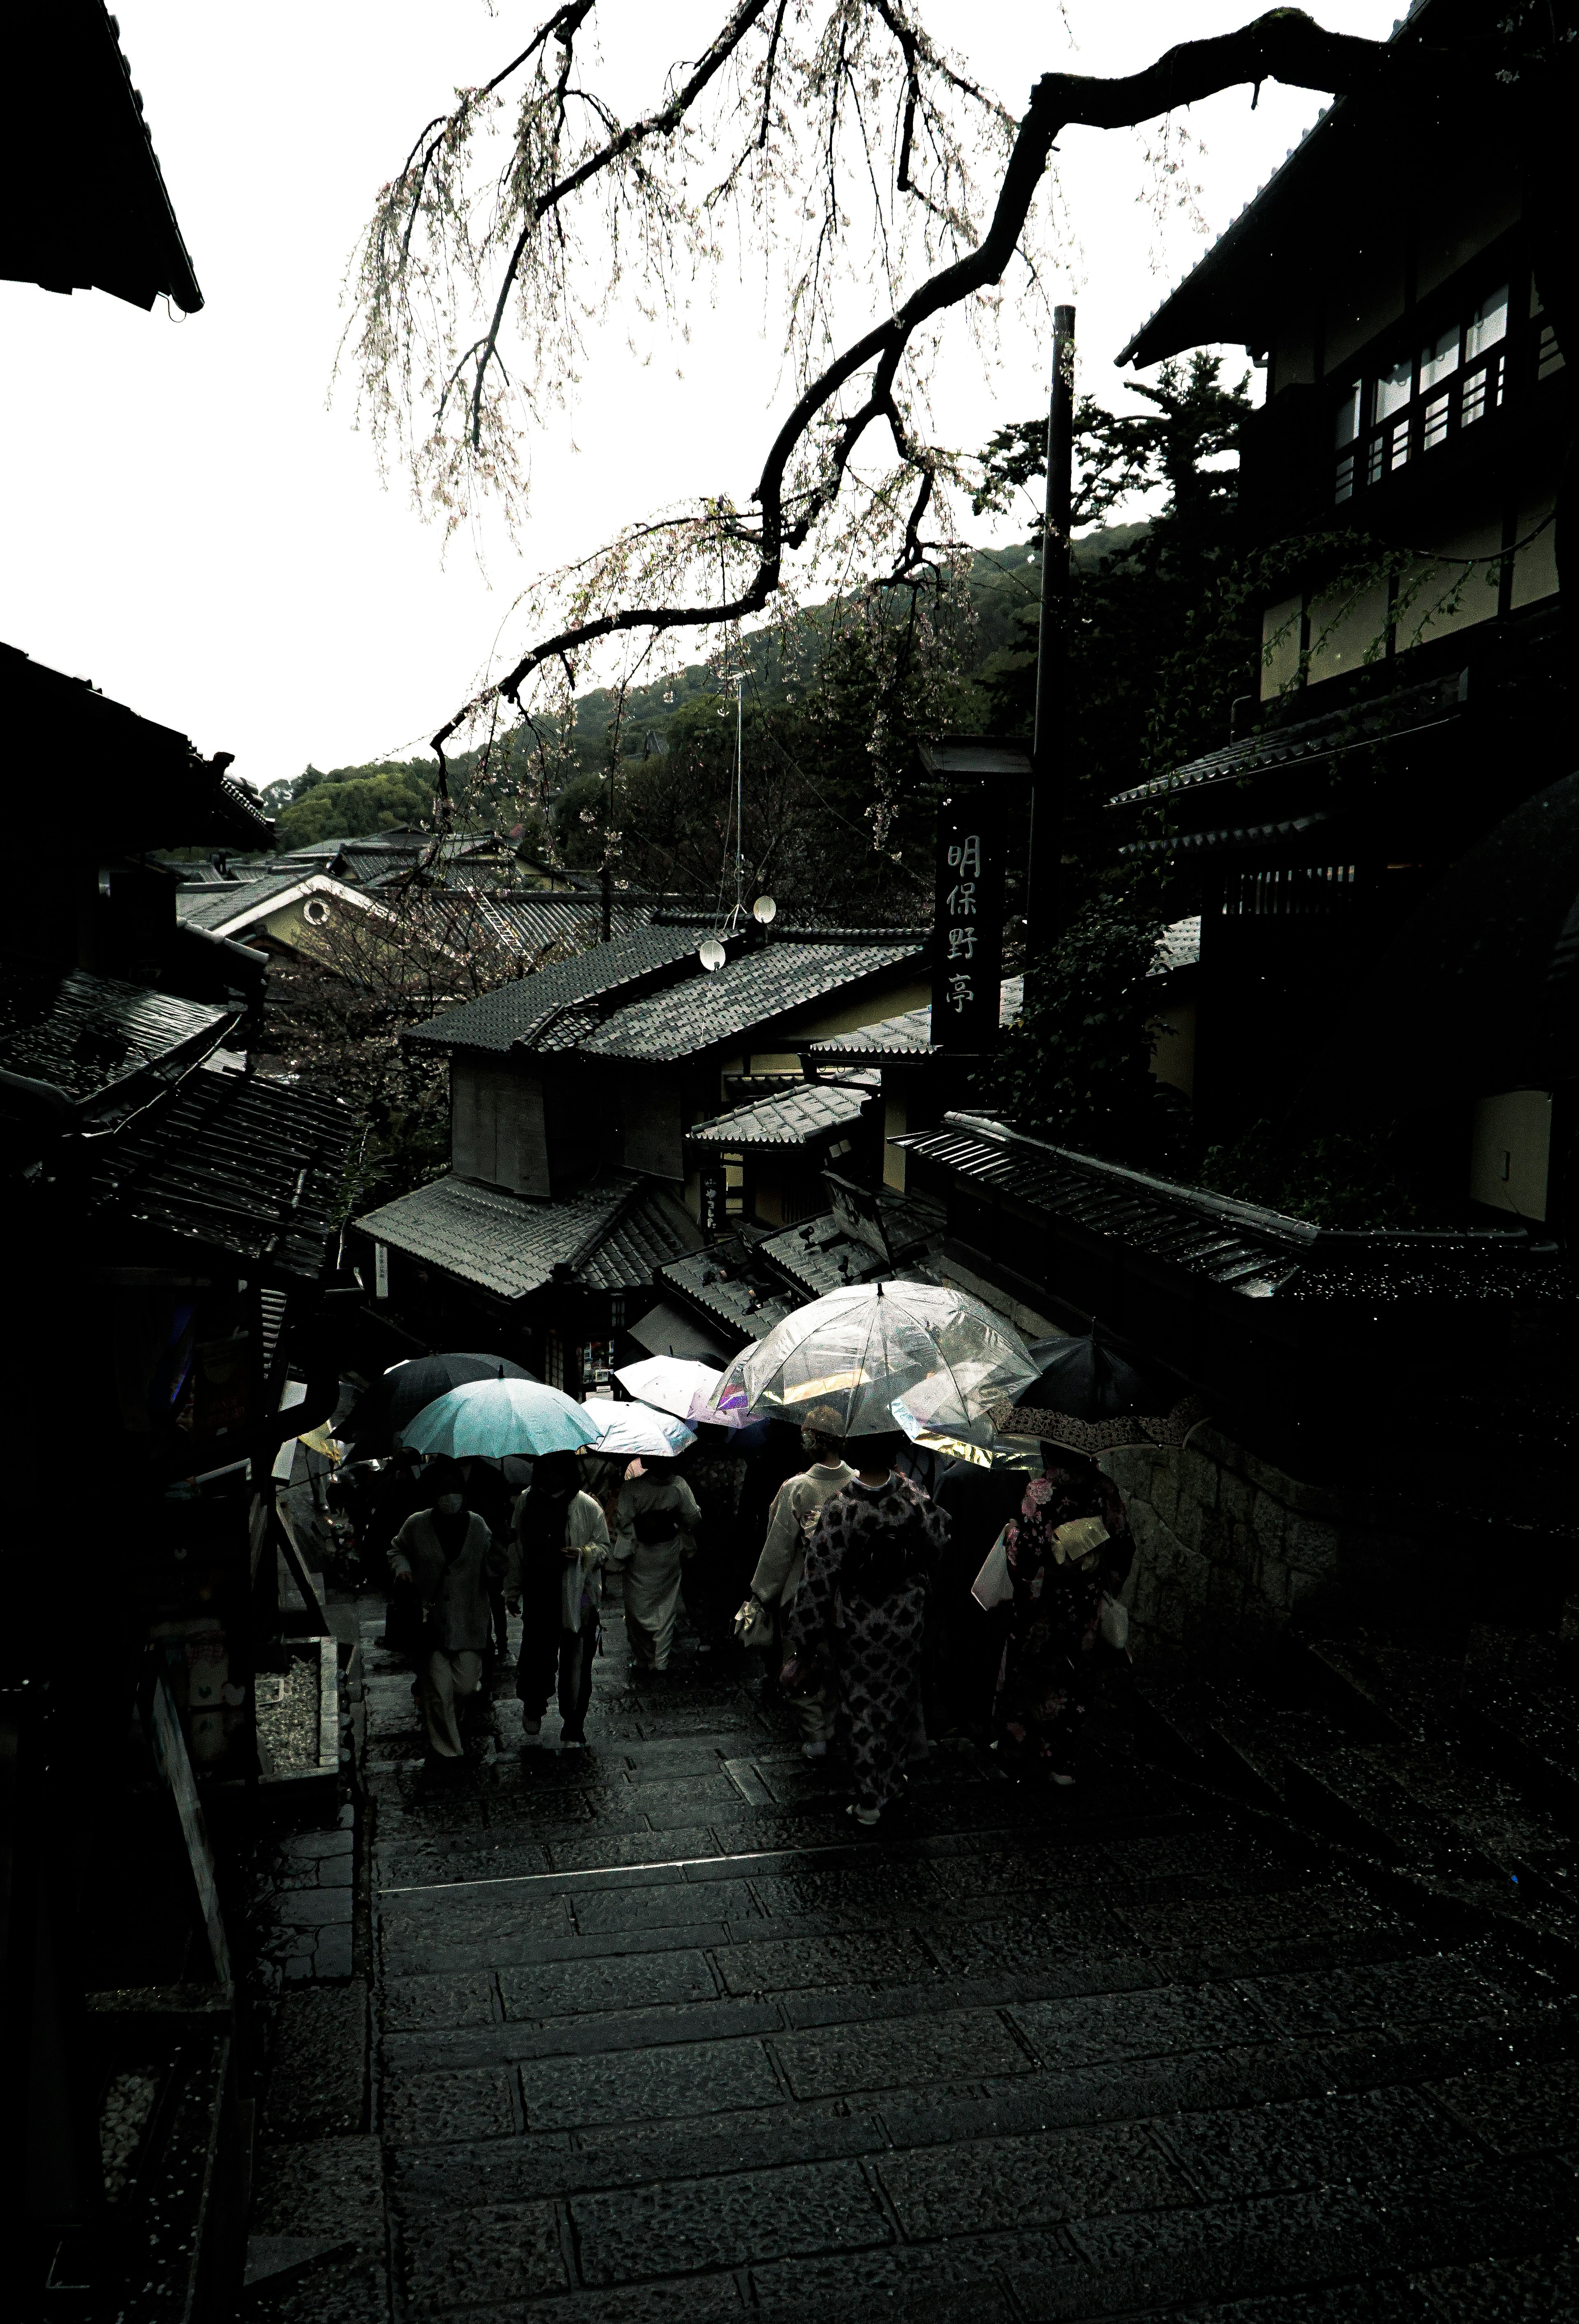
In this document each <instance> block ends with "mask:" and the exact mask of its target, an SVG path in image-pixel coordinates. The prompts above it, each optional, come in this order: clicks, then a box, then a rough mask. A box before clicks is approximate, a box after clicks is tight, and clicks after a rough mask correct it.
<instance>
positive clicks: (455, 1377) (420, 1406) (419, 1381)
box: [344, 1353, 537, 1457]
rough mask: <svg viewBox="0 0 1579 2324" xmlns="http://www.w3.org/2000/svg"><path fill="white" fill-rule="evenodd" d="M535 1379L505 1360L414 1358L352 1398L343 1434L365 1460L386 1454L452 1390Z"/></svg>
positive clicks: (460, 1356)
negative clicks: (384, 1451) (483, 1383)
mask: <svg viewBox="0 0 1579 2324" xmlns="http://www.w3.org/2000/svg"><path fill="white" fill-rule="evenodd" d="M485 1379H519V1380H529V1379H537V1374H536V1373H535V1372H529V1371H528V1369H527V1368H526V1366H525V1365H524V1364H517V1363H512V1362H511V1361H510V1358H509V1357H508V1356H483V1355H475V1354H465V1353H461V1354H450V1355H442V1356H417V1357H415V1358H413V1360H411V1361H410V1362H409V1363H405V1364H397V1365H396V1366H395V1367H394V1369H393V1370H392V1371H387V1372H385V1374H384V1375H383V1377H382V1379H376V1380H374V1382H373V1384H372V1387H371V1388H368V1389H367V1391H366V1392H365V1394H364V1395H363V1396H360V1397H358V1398H357V1400H356V1404H355V1406H354V1407H353V1411H352V1412H351V1414H350V1416H349V1417H348V1418H347V1420H346V1422H345V1425H344V1434H345V1435H346V1436H348V1437H349V1438H350V1439H351V1442H352V1443H353V1444H354V1445H355V1447H356V1449H357V1451H358V1452H359V1453H361V1454H363V1456H364V1457H365V1455H366V1454H367V1453H368V1452H376V1451H378V1450H379V1449H380V1447H384V1448H385V1449H387V1448H388V1447H389V1446H390V1444H391V1443H392V1442H393V1440H394V1438H395V1437H396V1436H397V1435H398V1434H399V1432H400V1430H401V1429H402V1428H404V1427H405V1426H406V1425H407V1423H408V1422H409V1421H412V1420H415V1419H416V1417H417V1416H418V1413H419V1412H421V1411H423V1410H424V1409H425V1408H426V1406H428V1405H430V1404H431V1403H432V1402H433V1400H434V1398H435V1397H439V1396H443V1395H445V1393H446V1391H447V1390H448V1389H450V1388H464V1387H466V1386H467V1385H468V1383H469V1382H470V1381H472V1380H485Z"/></svg>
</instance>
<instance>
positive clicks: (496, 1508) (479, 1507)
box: [461, 1456, 512, 1671]
mask: <svg viewBox="0 0 1579 2324" xmlns="http://www.w3.org/2000/svg"><path fill="white" fill-rule="evenodd" d="M461 1467H462V1469H463V1471H464V1473H465V1479H466V1507H467V1508H469V1509H475V1510H476V1512H477V1515H478V1516H479V1517H481V1518H482V1520H483V1522H484V1524H485V1525H486V1526H487V1527H488V1530H489V1532H490V1533H491V1535H493V1541H494V1546H495V1547H496V1548H497V1549H498V1550H499V1552H500V1557H501V1560H503V1559H508V1557H509V1554H510V1517H511V1514H512V1513H511V1509H510V1500H511V1494H510V1487H509V1486H508V1485H507V1484H506V1483H505V1480H504V1471H503V1468H502V1466H501V1464H500V1462H497V1461H488V1460H484V1459H482V1457H481V1456H473V1458H472V1459H470V1460H465V1461H463V1462H462V1463H461ZM488 1604H489V1609H490V1612H491V1616H492V1623H493V1661H494V1667H495V1668H496V1669H498V1670H501V1671H504V1670H509V1668H510V1632H509V1630H508V1629H507V1628H506V1627H505V1619H504V1588H503V1584H502V1583H500V1584H499V1585H498V1586H496V1587H495V1588H493V1589H491V1590H490V1591H489V1593H488Z"/></svg>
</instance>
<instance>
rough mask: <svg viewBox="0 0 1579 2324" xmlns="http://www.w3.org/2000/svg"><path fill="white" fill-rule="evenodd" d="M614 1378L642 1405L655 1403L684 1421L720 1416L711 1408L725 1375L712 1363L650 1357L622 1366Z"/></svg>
mask: <svg viewBox="0 0 1579 2324" xmlns="http://www.w3.org/2000/svg"><path fill="white" fill-rule="evenodd" d="M614 1377H615V1379H617V1380H618V1381H619V1383H620V1387H621V1388H629V1391H630V1393H631V1395H632V1396H634V1397H638V1398H639V1400H640V1401H641V1402H642V1403H643V1404H651V1405H656V1406H657V1409H658V1410H659V1411H660V1412H672V1413H675V1415H676V1416H678V1417H679V1418H680V1419H681V1420H697V1419H707V1420H711V1421H716V1420H717V1419H718V1417H719V1415H718V1414H717V1413H715V1412H711V1411H710V1410H709V1409H708V1407H709V1406H710V1405H711V1402H712V1396H713V1391H714V1389H715V1388H717V1387H718V1384H719V1382H720V1380H721V1379H722V1378H723V1374H722V1372H721V1371H719V1370H718V1369H716V1368H715V1367H714V1366H713V1365H711V1364H699V1363H696V1362H694V1361H693V1360H692V1358H691V1357H689V1356H647V1357H646V1358H644V1359H643V1360H642V1361H641V1362H640V1363H638V1364H625V1365H623V1366H622V1367H621V1369H620V1370H619V1371H617V1372H616V1373H615V1375H614Z"/></svg>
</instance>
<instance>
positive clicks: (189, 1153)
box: [87, 1066, 356, 1282]
mask: <svg viewBox="0 0 1579 2324" xmlns="http://www.w3.org/2000/svg"><path fill="white" fill-rule="evenodd" d="M355 1134H356V1125H355V1122H354V1120H353V1116H352V1115H351V1113H350V1112H349V1111H348V1110H347V1109H346V1108H345V1107H344V1106H343V1105H342V1104H341V1103H340V1102H338V1100H337V1099H335V1098H330V1097H323V1096H320V1095H318V1094H317V1093H316V1092H314V1091H310V1090H304V1089H294V1088H291V1087H289V1085H288V1084H283V1083H280V1082H271V1081H264V1080H260V1079H256V1078H253V1079H248V1078H246V1077H245V1076H243V1075H242V1074H235V1073H230V1072H219V1071H216V1070H215V1069H214V1067H212V1066H203V1067H200V1068H199V1069H198V1070H197V1072H196V1073H192V1074H188V1076H187V1078H186V1080H185V1081H184V1082H183V1083H182V1084H181V1086H180V1089H179V1092H178V1093H176V1095H175V1096H174V1097H173V1098H172V1099H171V1100H170V1102H169V1103H168V1104H165V1105H161V1106H160V1107H158V1108H157V1109H153V1110H150V1111H146V1112H143V1113H140V1114H139V1115H137V1116H136V1117H135V1118H134V1120H133V1121H132V1122H131V1123H130V1124H129V1125H128V1126H127V1128H126V1129H125V1130H123V1131H122V1133H121V1134H120V1135H119V1136H118V1137H114V1138H105V1139H96V1140H95V1141H93V1143H92V1144H91V1145H90V1147H89V1148H88V1153H89V1163H88V1188H87V1205H88V1209H89V1212H90V1213H96V1212H113V1213H114V1215H115V1218H116V1219H117V1220H131V1221H134V1222H136V1223H137V1224H138V1225H140V1226H144V1227H149V1228H151V1229H153V1230H155V1231H158V1232H161V1233H167V1234H173V1235H179V1236H181V1237H182V1238H185V1239H189V1240H193V1241H197V1242H201V1243H206V1244H208V1245H210V1246H212V1247H214V1248H216V1249H218V1250H230V1251H236V1252H239V1253H240V1254H241V1256H242V1257H243V1258H244V1259H247V1260H248V1261H249V1262H250V1263H251V1264H252V1265H253V1266H257V1267H261V1268H267V1269H269V1270H270V1271H271V1272H272V1273H278V1274H284V1275H289V1276H293V1277H298V1278H303V1277H304V1278H306V1279H307V1280H308V1281H309V1282H317V1280H318V1278H319V1277H321V1276H322V1275H323V1274H324V1272H325V1270H326V1268H327V1267H328V1266H329V1264H330V1262H331V1259H332V1258H333V1255H334V1253H335V1250H336V1249H337V1247H338V1243H339V1225H338V1217H337V1213H338V1209H339V1200H340V1191H341V1187H342V1185H343V1183H344V1176H345V1167H346V1164H347V1161H348V1159H349V1157H350V1154H351V1149H352V1147H353V1143H354V1139H355Z"/></svg>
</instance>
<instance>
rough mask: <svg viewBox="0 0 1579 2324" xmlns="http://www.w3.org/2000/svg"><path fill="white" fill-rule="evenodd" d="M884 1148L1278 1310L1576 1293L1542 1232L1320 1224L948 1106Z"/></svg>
mask: <svg viewBox="0 0 1579 2324" xmlns="http://www.w3.org/2000/svg"><path fill="white" fill-rule="evenodd" d="M892 1143H893V1144H894V1145H895V1146H903V1147H904V1148H907V1150H908V1151H909V1153H910V1155H911V1157H912V1158H913V1160H914V1161H916V1162H918V1163H920V1164H921V1165H922V1166H923V1169H924V1170H925V1171H926V1173H927V1175H928V1176H930V1177H931V1178H932V1180H933V1181H934V1182H937V1181H941V1183H942V1184H944V1185H947V1184H948V1183H949V1182H950V1181H952V1182H954V1183H955V1184H957V1185H959V1186H960V1188H961V1189H962V1191H965V1192H968V1193H969V1194H970V1195H971V1196H972V1197H973V1198H975V1199H976V1200H977V1201H979V1200H980V1199H981V1198H982V1197H984V1196H986V1197H987V1198H991V1197H993V1196H1001V1197H1003V1198H1005V1199H1006V1200H1007V1201H1009V1202H1011V1203H1017V1204H1022V1205H1024V1207H1025V1208H1026V1209H1028V1210H1033V1211H1041V1212H1043V1213H1047V1214H1049V1215H1050V1216H1051V1217H1053V1218H1054V1219H1056V1220H1057V1221H1058V1222H1059V1224H1060V1227H1061V1228H1073V1229H1075V1230H1077V1231H1079V1233H1080V1234H1082V1235H1084V1236H1088V1237H1091V1238H1094V1239H1096V1240H1101V1241H1104V1242H1108V1243H1111V1244H1117V1245H1122V1246H1125V1247H1127V1249H1129V1250H1134V1251H1135V1252H1138V1253H1143V1254H1144V1259H1145V1263H1146V1267H1147V1269H1148V1271H1149V1274H1150V1273H1154V1271H1155V1270H1156V1269H1157V1268H1159V1267H1161V1268H1174V1269H1177V1270H1178V1271H1179V1272H1180V1273H1181V1274H1183V1275H1185V1276H1187V1277H1193V1278H1194V1280H1195V1282H1196V1283H1197V1284H1198V1285H1202V1286H1205V1285H1208V1284H1209V1285H1213V1286H1216V1287H1218V1288H1219V1289H1221V1290H1224V1291H1227V1292H1230V1293H1232V1294H1234V1295H1235V1296H1238V1297H1240V1298H1248V1299H1253V1300H1256V1301H1258V1302H1259V1301H1269V1302H1271V1301H1275V1302H1276V1304H1277V1305H1278V1307H1279V1309H1280V1311H1281V1309H1283V1308H1284V1307H1286V1306H1294V1305H1328V1304H1330V1303H1333V1302H1338V1301H1354V1302H1357V1303H1360V1305H1361V1307H1362V1310H1363V1313H1365V1314H1368V1315H1369V1317H1370V1320H1371V1321H1372V1322H1374V1321H1375V1307H1376V1303H1377V1301H1378V1299H1379V1298H1380V1299H1382V1300H1385V1301H1391V1300H1396V1299H1400V1298H1403V1297H1409V1298H1420V1297H1428V1298H1431V1299H1448V1300H1455V1301H1464V1302H1465V1303H1466V1304H1474V1303H1479V1302H1483V1301H1484V1300H1487V1299H1493V1300H1498V1301H1506V1300H1509V1299H1511V1298H1514V1297H1518V1296H1525V1297H1529V1296H1541V1297H1557V1298H1560V1299H1563V1300H1564V1301H1566V1300H1567V1299H1568V1298H1569V1297H1570V1296H1571V1294H1570V1292H1569V1290H1568V1287H1567V1284H1566V1280H1565V1275H1564V1271H1563V1268H1562V1262H1561V1254H1560V1251H1559V1250H1558V1248H1557V1246H1556V1243H1555V1242H1553V1241H1548V1240H1546V1239H1545V1238H1544V1236H1542V1234H1541V1233H1540V1232H1539V1231H1537V1232H1536V1233H1535V1234H1531V1233H1530V1232H1529V1231H1527V1230H1523V1229H1506V1228H1475V1229H1471V1230H1469V1231H1459V1232H1455V1231H1433V1230H1422V1231H1415V1230H1411V1229H1408V1228H1397V1229H1394V1228H1375V1229H1363V1230H1360V1231H1348V1230H1345V1229H1338V1228H1331V1227H1318V1226H1315V1225H1313V1224H1312V1223H1311V1222H1309V1221H1308V1220H1307V1219H1294V1218H1289V1217H1287V1216H1286V1215H1285V1214H1284V1213H1281V1212H1280V1211H1267V1210H1262V1209H1261V1208H1260V1207H1259V1206H1258V1205H1256V1204H1254V1203H1240V1202H1235V1201H1234V1200H1232V1199H1231V1198H1230V1197H1229V1196H1227V1195H1226V1194H1211V1193H1209V1192H1208V1191H1207V1189H1206V1188H1204V1187H1200V1186H1185V1185H1177V1184H1175V1183H1174V1182H1173V1181H1171V1180H1170V1179H1166V1178H1153V1177H1152V1176H1148V1175H1147V1174H1146V1173H1145V1172H1144V1171H1141V1170H1128V1169H1125V1168H1124V1167H1122V1166H1121V1165H1120V1164H1118V1163H1116V1162H1103V1161H1100V1160H1098V1159H1097V1157H1096V1156H1094V1155H1090V1154H1077V1153H1074V1152H1072V1151H1070V1150H1069V1148H1067V1147H1060V1146H1049V1145H1045V1144H1044V1143H1043V1142H1042V1139H1036V1138H1027V1137H1025V1136H1024V1135H1023V1134H1022V1133H1021V1132H1019V1131H1017V1130H1008V1129H1005V1126H1004V1125H1003V1124H1002V1123H1001V1122H996V1121H992V1120H987V1118H986V1117H985V1116H981V1115H972V1114H960V1113H950V1114H946V1115H945V1116H944V1118H943V1124H942V1127H941V1129H938V1130H915V1131H911V1132H909V1133H907V1134H906V1135H905V1136H904V1137H900V1138H895V1139H893V1141H892ZM1106 1264H1107V1261H1106V1258H1105V1259H1104V1265H1106Z"/></svg>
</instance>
